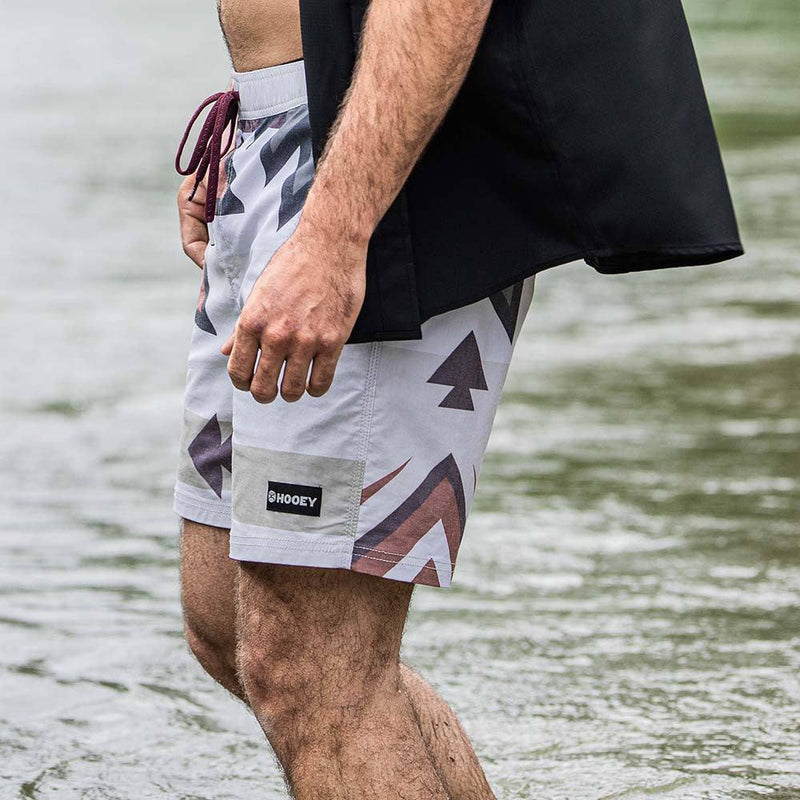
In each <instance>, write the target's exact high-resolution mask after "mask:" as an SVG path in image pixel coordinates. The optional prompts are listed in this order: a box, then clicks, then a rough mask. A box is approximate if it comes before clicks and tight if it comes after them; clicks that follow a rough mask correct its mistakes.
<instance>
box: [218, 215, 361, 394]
mask: <svg viewBox="0 0 800 800" xmlns="http://www.w3.org/2000/svg"><path fill="white" fill-rule="evenodd" d="M366 257H367V242H366V241H363V243H362V242H358V243H354V242H352V241H343V240H342V238H341V237H336V238H330V237H328V236H324V235H321V234H318V233H316V232H314V231H309V230H308V229H307V228H306V227H305V226H304V225H303V223H302V220H301V223H300V225H299V226H298V228H297V230H296V231H295V232H294V233H293V234H292V236H291V237H290V238H289V239H288V240H287V241H286V242H285V243H284V244H283V245H282V246H281V248H280V249H279V250H278V251H277V252H276V253H275V255H274V256H273V257H272V259H271V260H270V262H269V263H268V264H267V266H266V268H265V269H264V271H263V272H262V273H261V275H260V276H259V278H258V280H257V281H256V283H255V285H254V286H253V289H252V291H251V293H250V295H249V297H248V299H247V302H246V303H245V305H244V308H243V309H242V312H241V314H240V315H239V320H238V322H237V323H236V330H235V331H234V333H233V335H232V336H231V337H230V339H228V341H227V342H226V343H225V345H224V346H223V348H222V353H223V355H226V356H228V355H229V356H230V359H229V361H228V374H229V375H230V378H231V381H232V382H233V385H234V386H235V387H236V388H237V389H242V390H243V391H248V390H249V391H250V393H251V394H252V395H253V397H254V398H255V399H256V400H257V401H258V402H259V403H270V402H272V401H273V400H274V399H275V398H276V397H277V394H278V379H279V377H280V372H281V368H282V367H283V365H284V362H286V368H285V369H284V372H283V379H282V380H281V385H280V393H281V397H283V399H284V400H287V401H289V402H293V401H295V400H299V399H300V398H301V397H302V396H303V393H304V392H306V391H307V392H308V393H309V394H310V395H312V396H313V397H319V396H320V395H323V394H325V392H327V391H328V389H329V388H330V385H331V383H332V381H333V374H334V370H335V369H336V363H337V361H338V360H339V356H340V354H341V352H342V347H343V346H344V343H345V342H346V341H347V339H348V337H349V336H350V332H351V331H352V329H353V325H354V324H355V321H356V317H357V316H358V312H359V311H360V309H361V306H362V304H363V302H364V293H365V290H366ZM259 351H260V352H261V356H260V358H258V363H257V364H256V358H257V357H258V354H259ZM312 362H313V365H312ZM310 365H311V376H310V378H309V377H308V370H309V366H310Z"/></svg>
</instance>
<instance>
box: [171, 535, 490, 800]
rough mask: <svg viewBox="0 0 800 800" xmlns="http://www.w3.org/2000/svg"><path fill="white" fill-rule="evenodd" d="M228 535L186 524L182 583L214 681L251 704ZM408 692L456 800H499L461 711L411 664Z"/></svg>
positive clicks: (190, 621)
mask: <svg viewBox="0 0 800 800" xmlns="http://www.w3.org/2000/svg"><path fill="white" fill-rule="evenodd" d="M228 546H229V544H228V530H227V529H226V528H211V527H209V526H206V525H201V524H199V523H196V522H191V521H189V520H185V521H184V523H183V526H182V536H181V579H182V580H181V583H182V598H183V608H184V620H185V630H186V637H187V641H188V643H189V646H190V647H191V649H192V652H193V653H194V654H195V656H196V658H197V659H198V661H199V662H200V664H201V665H202V666H203V668H204V669H205V670H206V671H207V672H208V673H209V674H210V675H211V677H212V678H214V680H216V681H217V682H218V683H220V684H221V685H222V686H223V687H225V688H226V689H227V690H228V691H229V692H231V693H232V694H234V695H235V696H236V697H238V698H239V699H241V700H243V701H244V702H245V703H247V702H248V701H247V697H246V694H245V691H244V688H243V686H242V684H241V680H240V678H239V675H238V673H237V668H236V661H235V659H236V656H235V651H236V635H235V630H236V592H237V590H236V586H237V577H238V572H239V567H238V564H237V563H236V562H235V561H232V560H231V559H230V558H229V557H228ZM400 676H401V681H402V686H403V689H404V691H405V693H406V695H407V696H408V699H409V701H410V702H411V705H412V706H413V710H414V715H415V718H416V720H417V723H418V725H419V728H420V731H421V733H422V736H423V739H424V741H425V745H426V747H427V749H428V752H429V754H430V758H431V760H432V761H433V764H434V767H435V769H436V772H437V773H438V775H439V777H440V779H441V781H442V783H443V784H444V787H445V789H446V790H447V794H448V796H449V797H450V798H452V800H494V795H493V794H492V791H491V789H490V788H489V784H488V783H487V781H486V777H485V776H484V774H483V770H482V769H481V765H480V763H479V761H478V758H477V756H476V755H475V752H474V750H473V749H472V745H471V744H470V741H469V739H468V737H467V735H466V733H465V732H464V730H463V728H462V727H461V725H460V724H459V722H458V718H457V717H456V714H455V712H454V711H453V710H452V709H451V708H450V706H449V705H448V704H447V703H446V702H445V701H444V700H443V699H442V698H441V697H440V696H439V695H438V694H437V693H436V690H435V689H434V688H433V687H432V686H431V685H430V684H429V683H428V682H427V681H425V679H424V678H423V677H422V676H420V675H419V674H418V673H417V672H415V671H414V670H412V669H411V667H409V666H408V665H406V664H402V663H401V665H400Z"/></svg>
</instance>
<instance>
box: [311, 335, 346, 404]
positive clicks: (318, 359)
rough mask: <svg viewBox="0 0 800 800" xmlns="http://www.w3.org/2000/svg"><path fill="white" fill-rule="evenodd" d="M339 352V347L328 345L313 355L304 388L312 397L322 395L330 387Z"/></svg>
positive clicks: (340, 349) (340, 350)
mask: <svg viewBox="0 0 800 800" xmlns="http://www.w3.org/2000/svg"><path fill="white" fill-rule="evenodd" d="M341 352H342V348H341V347H336V348H331V347H329V348H327V349H325V350H323V351H321V352H319V353H317V354H316V355H315V356H314V366H313V367H312V368H311V377H310V378H309V380H308V387H307V389H306V391H307V392H308V393H309V394H310V395H311V396H312V397H322V395H324V394H325V392H327V391H328V389H330V388H331V384H332V383H333V375H334V372H335V371H336V364H337V362H338V361H339V354H340V353H341Z"/></svg>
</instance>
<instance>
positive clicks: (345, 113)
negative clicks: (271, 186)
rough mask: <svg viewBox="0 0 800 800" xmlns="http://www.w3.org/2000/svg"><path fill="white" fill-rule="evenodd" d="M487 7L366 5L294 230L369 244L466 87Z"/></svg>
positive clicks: (482, 0)
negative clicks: (337, 106) (349, 76)
mask: <svg viewBox="0 0 800 800" xmlns="http://www.w3.org/2000/svg"><path fill="white" fill-rule="evenodd" d="M490 7H491V0H372V2H371V3H370V6H369V8H368V11H367V15H366V19H365V24H364V30H363V32H362V37H361V48H360V53H359V58H358V61H357V64H356V68H355V71H354V76H353V80H352V83H351V85H350V88H349V90H348V92H347V95H346V97H345V101H344V103H343V104H342V109H341V110H340V112H339V116H338V118H337V120H336V122H335V123H334V125H333V127H332V130H331V133H330V135H329V137H328V143H327V145H326V147H325V150H324V152H323V155H322V158H321V159H320V162H319V164H318V165H317V170H316V176H315V179H314V183H313V185H312V187H311V190H310V192H309V195H308V198H307V200H306V203H305V207H304V210H303V215H302V218H301V221H300V225H301V227H303V228H305V229H309V228H311V229H312V230H314V231H316V232H319V233H322V234H324V235H326V236H327V235H329V236H331V237H332V238H334V239H339V240H341V239H345V240H348V241H351V242H354V243H359V244H360V243H363V242H366V241H367V240H368V239H369V237H370V236H371V234H372V232H373V230H374V229H375V226H376V225H377V224H378V222H379V221H380V219H381V217H382V216H383V215H384V213H385V212H386V210H387V209H388V207H389V206H390V205H391V203H392V201H393V200H394V198H395V197H396V196H397V193H398V192H399V191H400V189H401V187H402V185H403V183H404V182H405V180H406V178H407V177H408V174H409V173H410V172H411V169H412V167H413V166H414V164H415V163H416V161H417V159H418V158H419V157H420V155H421V154H422V151H423V149H424V147H425V145H426V144H427V142H428V140H429V139H430V137H431V136H432V135H433V133H434V131H435V130H436V128H437V127H438V125H439V123H440V122H441V120H442V118H443V117H444V115H445V113H446V112H447V109H448V108H449V107H450V104H451V103H452V102H453V99H454V98H455V96H456V93H457V92H458V89H459V88H460V86H461V84H462V83H463V81H464V78H465V76H466V73H467V70H468V68H469V65H470V63H471V61H472V58H473V56H474V54H475V49H476V48H477V45H478V42H479V40H480V37H481V34H482V32H483V28H484V26H485V24H486V19H487V16H488V13H489V9H490Z"/></svg>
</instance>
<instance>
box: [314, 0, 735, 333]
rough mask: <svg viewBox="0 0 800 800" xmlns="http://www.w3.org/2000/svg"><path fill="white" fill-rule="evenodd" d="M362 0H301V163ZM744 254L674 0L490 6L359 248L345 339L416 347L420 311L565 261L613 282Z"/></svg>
mask: <svg viewBox="0 0 800 800" xmlns="http://www.w3.org/2000/svg"><path fill="white" fill-rule="evenodd" d="M367 3H368V0H300V13H301V25H302V37H303V51H304V53H303V57H304V60H305V70H306V79H307V87H308V104H309V114H310V121H311V129H312V137H313V145H314V155H315V157H316V158H319V155H320V154H321V152H322V148H323V147H324V144H325V141H326V138H327V135H328V132H329V130H330V127H331V124H332V123H333V120H334V118H335V116H336V112H337V108H338V106H339V103H340V102H341V99H342V97H343V95H344V92H345V90H346V89H347V86H348V85H349V82H350V79H351V77H352V70H353V65H354V61H355V53H356V48H357V45H358V39H359V36H360V30H361V24H362V21H363V16H364V12H365V10H366V7H367ZM388 90H389V87H387V91H388ZM742 253H743V248H742V244H741V241H740V238H739V232H738V229H737V225H736V218H735V214H734V210H733V206H732V203H731V198H730V193H729V190H728V184H727V181H726V177H725V172H724V169H723V164H722V160H721V157H720V152H719V146H718V143H717V139H716V135H715V132H714V127H713V124H712V121H711V115H710V112H709V108H708V104H707V101H706V96H705V92H704V89H703V84H702V80H701V77H700V72H699V69H698V65H697V60H696V58H695V52H694V48H693V45H692V40H691V37H690V33H689V29H688V26H687V23H686V18H685V16H684V13H683V8H682V6H681V4H680V0H613V2H611V0H605V1H603V0H495V2H494V5H493V7H492V10H491V12H490V15H489V19H488V22H487V25H486V29H485V31H484V33H483V37H482V39H481V42H480V44H479V46H478V50H477V53H476V56H475V59H474V61H473V63H472V66H471V68H470V70H469V72H468V74H467V78H466V80H465V82H464V84H463V86H462V87H461V90H460V92H459V94H458V95H457V97H456V99H455V101H454V103H453V105H452V106H451V108H450V110H449V111H448V113H447V115H446V117H445V119H444V121H443V123H442V125H441V126H440V127H439V129H438V130H437V132H436V133H435V134H434V136H433V138H432V139H431V141H430V143H429V144H428V147H427V148H426V150H425V152H424V153H423V155H422V157H421V158H420V160H419V161H418V162H417V164H416V165H415V167H414V169H413V171H412V173H411V175H410V176H409V178H408V180H407V181H406V184H405V186H404V187H403V189H402V191H401V192H400V194H399V195H398V197H397V199H396V200H395V202H394V203H393V205H392V206H391V208H390V209H389V211H388V212H387V213H386V215H385V216H384V218H383V219H382V220H381V222H380V224H379V225H378V227H377V229H376V230H375V232H374V234H373V236H372V238H371V239H370V243H369V249H368V256H367V292H366V298H365V301H364V306H363V308H362V310H361V313H360V315H359V317H358V319H357V321H356V325H355V327H354V329H353V332H352V334H351V337H350V339H349V340H348V341H350V342H364V341H372V340H380V339H415V338H420V336H421V333H420V324H421V323H422V322H423V321H424V320H426V319H428V318H429V317H431V316H433V315H434V314H438V313H441V312H444V311H448V310H450V309H453V308H458V307H459V306H463V305H467V304H469V303H472V302H475V301H477V300H479V299H481V298H483V297H487V296H488V295H490V294H492V293H494V292H495V291H498V290H499V289H501V288H504V287H506V286H510V285H511V284H513V283H515V282H517V281H519V280H521V279H522V278H524V277H526V276H528V275H531V274H533V273H536V272H540V271H542V270H544V269H546V268H548V267H552V266H555V265H557V264H563V263H566V262H570V261H575V260H578V259H584V260H585V261H586V262H587V263H588V264H590V265H591V266H593V267H594V268H595V269H596V270H598V271H599V272H603V273H621V272H631V271H640V270H649V269H659V268H663V267H677V266H684V265H694V264H708V263H712V262H716V261H723V260H725V259H729V258H733V257H735V256H738V255H741V254H742Z"/></svg>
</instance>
